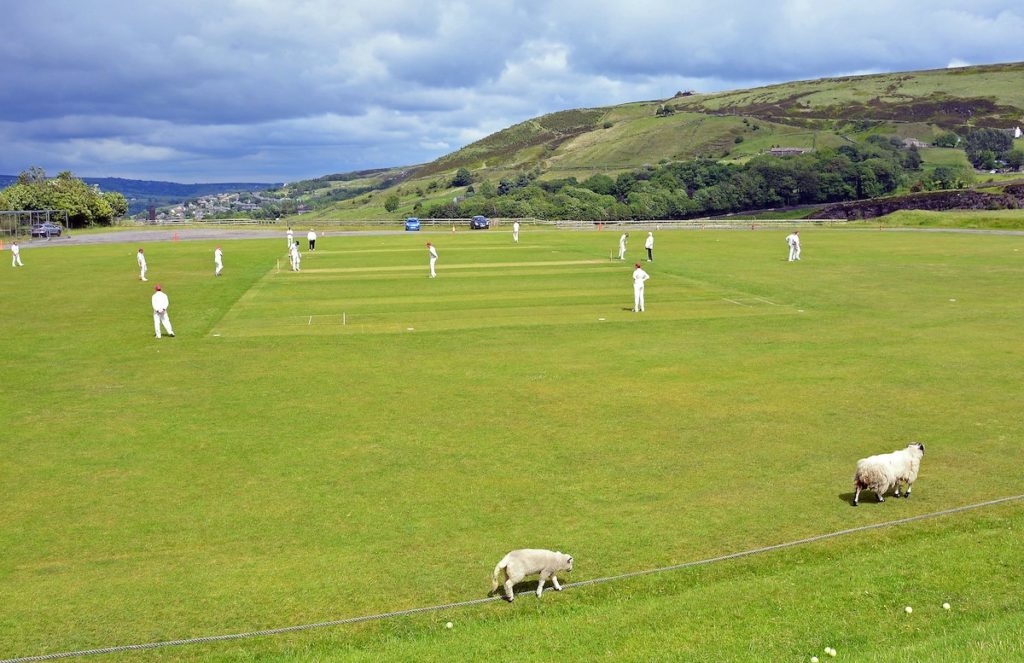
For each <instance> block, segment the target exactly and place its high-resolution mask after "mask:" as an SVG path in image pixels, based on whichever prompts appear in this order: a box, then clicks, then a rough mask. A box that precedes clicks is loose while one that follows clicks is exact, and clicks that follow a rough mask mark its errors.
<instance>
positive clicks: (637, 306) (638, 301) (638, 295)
mask: <svg viewBox="0 0 1024 663" xmlns="http://www.w3.org/2000/svg"><path fill="white" fill-rule="evenodd" d="M643 310H644V284H643V283H641V284H639V285H634V286H633V311H634V312H636V311H643Z"/></svg>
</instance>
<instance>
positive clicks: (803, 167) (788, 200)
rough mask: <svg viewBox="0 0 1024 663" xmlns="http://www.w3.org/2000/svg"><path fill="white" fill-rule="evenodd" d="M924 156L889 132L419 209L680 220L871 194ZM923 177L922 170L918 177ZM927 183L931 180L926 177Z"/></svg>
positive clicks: (533, 181)
mask: <svg viewBox="0 0 1024 663" xmlns="http://www.w3.org/2000/svg"><path fill="white" fill-rule="evenodd" d="M920 169H921V157H920V155H919V154H918V153H917V150H916V149H914V148H909V149H908V148H905V147H903V144H902V141H901V140H899V139H897V138H895V137H893V138H892V139H890V138H886V137H883V136H872V137H871V138H870V139H869V140H868V142H866V143H865V144H860V145H853V144H851V145H844V146H841V147H839V148H836V149H832V148H826V149H820V150H817V151H814V152H808V153H805V154H801V155H795V156H787V157H778V156H771V155H761V156H758V157H755V158H753V159H751V160H750V161H748V162H747V163H745V164H726V163H719V162H718V161H715V160H713V159H697V160H693V161H682V162H672V163H665V164H662V165H659V166H650V167H644V168H638V169H636V170H633V171H631V172H625V173H621V174H619V175H617V176H616V177H614V178H613V177H612V176H610V175H607V174H596V175H593V176H591V177H589V178H587V179H586V180H584V181H582V182H580V181H578V180H577V178H575V177H569V178H565V179H559V180H543V181H542V180H539V179H537V175H538V173H537V172H536V171H533V172H530V173H523V174H520V175H519V176H517V177H514V178H503V179H501V180H500V181H498V182H497V183H494V182H491V181H484V182H481V183H479V184H474V185H472V186H471V189H472V190H471V191H467V196H466V197H465V198H463V199H460V200H458V201H457V202H456V201H451V202H446V203H443V204H440V205H435V206H433V207H431V208H430V209H429V210H426V212H421V213H423V214H425V215H426V216H428V217H431V218H464V217H469V216H473V215H475V214H483V215H485V216H498V217H535V218H542V219H558V218H568V219H580V220H585V221H613V220H627V219H685V218H689V217H694V216H704V215H708V214H725V213H730V212H738V211H743V210H752V209H765V208H772V207H787V206H793V205H805V204H819V203H831V202H840V201H846V200H857V199H862V198H875V197H878V196H883V195H886V194H889V193H892V192H893V191H895V190H896V189H897V188H898V187H899V186H901V185H902V184H904V183H905V182H906V181H907V179H908V178H909V177H912V176H913V175H914V174H919V173H920ZM926 179H927V178H925V176H924V175H923V173H920V181H922V182H923V181H924V180H926ZM929 186H931V184H929Z"/></svg>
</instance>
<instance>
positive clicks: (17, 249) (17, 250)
mask: <svg viewBox="0 0 1024 663" xmlns="http://www.w3.org/2000/svg"><path fill="white" fill-rule="evenodd" d="M11 253H13V254H14V255H18V254H19V253H21V247H20V246H18V245H17V244H11Z"/></svg>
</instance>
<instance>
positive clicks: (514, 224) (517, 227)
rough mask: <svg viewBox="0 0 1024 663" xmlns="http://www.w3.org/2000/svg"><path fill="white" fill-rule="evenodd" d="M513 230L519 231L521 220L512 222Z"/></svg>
mask: <svg viewBox="0 0 1024 663" xmlns="http://www.w3.org/2000/svg"><path fill="white" fill-rule="evenodd" d="M512 230H513V231H515V232H519V222H518V221H516V222H514V223H513V224H512Z"/></svg>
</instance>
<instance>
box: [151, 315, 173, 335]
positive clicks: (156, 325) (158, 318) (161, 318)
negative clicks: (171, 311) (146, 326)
mask: <svg viewBox="0 0 1024 663" xmlns="http://www.w3.org/2000/svg"><path fill="white" fill-rule="evenodd" d="M161 322H162V323H163V325H164V329H166V330H167V333H168V334H170V335H171V336H174V330H173V329H171V319H170V318H169V317H168V316H167V311H164V312H163V313H160V312H158V311H153V331H155V332H156V337H157V338H160V323H161Z"/></svg>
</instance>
